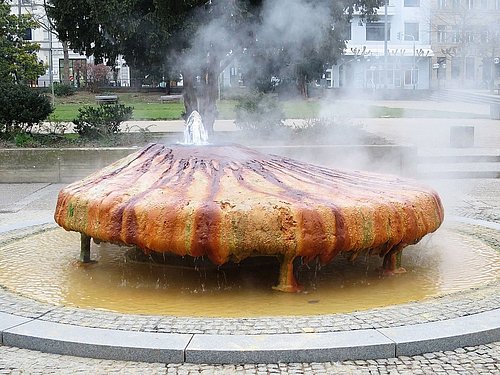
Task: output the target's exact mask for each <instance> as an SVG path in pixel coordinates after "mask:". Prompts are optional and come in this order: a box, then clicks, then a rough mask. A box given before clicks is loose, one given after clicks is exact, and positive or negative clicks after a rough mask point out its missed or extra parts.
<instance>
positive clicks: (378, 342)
mask: <svg viewBox="0 0 500 375" xmlns="http://www.w3.org/2000/svg"><path fill="white" fill-rule="evenodd" d="M0 322H1V323H0V333H1V336H0V337H1V340H0V344H3V345H8V346H15V347H20V348H25V349H30V350H39V351H42V352H48V353H54V354H64V355H75V356H80V357H91V358H102V359H113V360H129V361H130V360H132V361H141V362H163V363H183V362H188V363H207V364H225V363H233V364H235V363H278V362H324V361H342V360H346V359H350V360H357V359H377V358H392V357H397V356H401V355H404V356H410V355H417V354H423V353H427V352H434V351H445V350H453V349H456V348H458V347H464V346H475V345H481V344H487V343H490V342H495V341H500V309H495V310H491V311H487V312H484V313H478V314H474V315H469V316H466V317H461V318H455V319H449V320H443V321H439V322H431V323H422V324H415V325H407V326H402V327H394V328H382V329H367V330H354V331H341V332H331V333H301V334H274V335H208V334H171V333H148V332H131V331H120V330H112V329H102V328H88V327H80V326H74V325H68V324H60V323H53V322H46V321H42V320H39V319H27V318H20V317H18V316H15V315H11V314H6V313H0Z"/></svg>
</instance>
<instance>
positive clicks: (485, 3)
mask: <svg viewBox="0 0 500 375" xmlns="http://www.w3.org/2000/svg"><path fill="white" fill-rule="evenodd" d="M481 8H482V9H488V0H481Z"/></svg>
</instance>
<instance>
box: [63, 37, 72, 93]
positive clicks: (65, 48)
mask: <svg viewBox="0 0 500 375" xmlns="http://www.w3.org/2000/svg"><path fill="white" fill-rule="evenodd" d="M62 47H63V61H64V66H63V71H62V77H61V78H62V83H63V84H64V85H69V84H70V81H69V46H68V42H62Z"/></svg>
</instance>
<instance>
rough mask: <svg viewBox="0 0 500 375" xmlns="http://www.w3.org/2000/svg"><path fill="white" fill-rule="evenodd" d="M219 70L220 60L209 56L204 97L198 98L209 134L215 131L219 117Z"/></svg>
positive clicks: (204, 79)
mask: <svg viewBox="0 0 500 375" xmlns="http://www.w3.org/2000/svg"><path fill="white" fill-rule="evenodd" d="M218 72H219V70H218V60H217V59H216V58H214V57H212V56H209V57H208V61H207V67H206V68H205V71H204V76H203V90H202V97H201V98H199V100H198V103H199V107H200V114H201V117H202V119H203V125H204V126H205V129H206V130H207V132H208V134H209V135H211V134H213V132H214V124H215V119H216V118H217V92H218V91H217V89H218V87H217V85H218Z"/></svg>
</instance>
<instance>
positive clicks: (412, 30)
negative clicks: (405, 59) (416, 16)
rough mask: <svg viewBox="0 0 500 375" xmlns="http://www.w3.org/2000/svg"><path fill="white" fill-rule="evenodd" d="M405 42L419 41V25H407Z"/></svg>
mask: <svg viewBox="0 0 500 375" xmlns="http://www.w3.org/2000/svg"><path fill="white" fill-rule="evenodd" d="M404 40H418V23H413V22H412V23H410V22H408V23H405V37H404Z"/></svg>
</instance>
